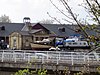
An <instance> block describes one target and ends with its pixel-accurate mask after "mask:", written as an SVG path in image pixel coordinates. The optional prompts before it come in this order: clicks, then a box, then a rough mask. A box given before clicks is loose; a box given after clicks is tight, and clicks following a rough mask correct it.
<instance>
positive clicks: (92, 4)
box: [50, 0, 100, 50]
mask: <svg viewBox="0 0 100 75" xmlns="http://www.w3.org/2000/svg"><path fill="white" fill-rule="evenodd" d="M59 1H60V2H61V3H62V6H63V7H64V8H63V9H65V10H66V11H67V12H66V13H65V12H63V11H62V10H61V9H60V8H59V7H58V6H57V5H56V4H54V3H53V0H50V2H51V3H52V4H53V6H54V7H55V8H56V9H57V10H58V11H59V12H60V13H61V14H63V15H64V16H65V17H66V18H65V21H67V22H70V23H71V22H73V21H74V22H76V24H77V25H78V27H79V28H80V30H81V31H82V32H83V33H84V35H85V37H86V38H88V39H89V41H92V42H94V40H95V42H97V41H98V40H96V39H97V37H98V38H99V37H100V36H95V37H93V36H90V35H89V34H88V32H87V31H86V30H87V29H88V30H93V31H95V32H96V33H98V34H99V35H100V29H99V25H100V3H99V0H84V1H83V4H80V5H81V6H83V7H84V8H85V9H84V10H85V11H86V12H87V16H88V17H89V19H91V21H92V24H90V22H89V21H88V20H84V21H85V22H84V23H85V24H84V25H85V26H84V25H83V23H82V21H80V19H79V18H78V16H77V14H76V13H74V12H73V11H72V8H71V7H70V5H69V4H68V0H59ZM90 25H91V26H90ZM99 40H100V39H99ZM99 49H100V48H99V45H98V46H97V47H95V49H92V50H99Z"/></svg>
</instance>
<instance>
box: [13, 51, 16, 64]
mask: <svg viewBox="0 0 100 75" xmlns="http://www.w3.org/2000/svg"><path fill="white" fill-rule="evenodd" d="M13 58H14V62H15V63H16V53H15V51H13Z"/></svg>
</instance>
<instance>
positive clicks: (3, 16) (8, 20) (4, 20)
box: [0, 14, 11, 23]
mask: <svg viewBox="0 0 100 75" xmlns="http://www.w3.org/2000/svg"><path fill="white" fill-rule="evenodd" d="M0 22H2V23H11V20H10V19H9V16H6V15H5V14H4V15H2V16H1V17H0Z"/></svg>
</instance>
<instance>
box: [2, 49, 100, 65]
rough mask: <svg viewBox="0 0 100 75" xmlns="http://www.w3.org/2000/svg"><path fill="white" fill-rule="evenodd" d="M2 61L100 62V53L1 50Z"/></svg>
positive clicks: (95, 63) (94, 63)
mask: <svg viewBox="0 0 100 75" xmlns="http://www.w3.org/2000/svg"><path fill="white" fill-rule="evenodd" d="M0 62H15V63H16V62H40V63H47V62H49V63H56V64H60V63H61V64H71V65H74V64H80V65H81V64H87V63H89V64H91V65H97V64H98V65H99V64H100V53H99V52H98V53H97V52H92V53H89V54H87V55H86V53H85V52H63V51H30V50H29V51H25V50H0Z"/></svg>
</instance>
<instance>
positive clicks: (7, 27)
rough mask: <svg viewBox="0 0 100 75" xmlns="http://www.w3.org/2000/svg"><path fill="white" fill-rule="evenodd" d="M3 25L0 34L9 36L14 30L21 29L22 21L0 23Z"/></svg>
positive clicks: (0, 25)
mask: <svg viewBox="0 0 100 75" xmlns="http://www.w3.org/2000/svg"><path fill="white" fill-rule="evenodd" d="M2 26H4V27H5V30H1V29H0V36H3V37H4V36H9V34H11V33H12V32H14V31H21V29H22V28H23V26H24V23H0V27H2Z"/></svg>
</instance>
